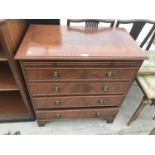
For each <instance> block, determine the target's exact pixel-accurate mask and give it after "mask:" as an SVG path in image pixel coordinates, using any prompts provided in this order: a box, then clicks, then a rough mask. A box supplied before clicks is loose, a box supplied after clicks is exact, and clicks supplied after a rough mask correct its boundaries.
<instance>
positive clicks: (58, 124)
mask: <svg viewBox="0 0 155 155" xmlns="http://www.w3.org/2000/svg"><path fill="white" fill-rule="evenodd" d="M142 96H143V94H142V92H141V90H140V89H139V87H138V86H137V84H136V83H134V84H133V85H132V87H131V89H130V91H129V93H128V96H127V97H126V99H125V100H124V103H123V104H122V106H121V108H120V111H119V113H118V115H117V117H116V119H115V121H114V122H113V123H112V124H107V123H106V122H105V121H104V120H100V119H84V120H70V121H67V120H63V121H62V120H59V121H54V122H51V123H48V124H46V126H45V127H38V126H37V123H36V122H20V123H1V124H0V134H1V135H2V134H5V133H7V132H9V131H10V132H11V133H15V132H16V131H20V133H21V134H22V135H58V134H59V135H92V134H93V135H144V134H149V132H150V131H151V130H152V129H153V128H154V127H155V120H153V119H152V117H153V116H154V115H155V108H154V107H151V106H149V105H148V106H146V107H145V109H144V110H143V111H142V113H141V115H140V116H139V118H138V119H137V120H136V121H135V122H133V123H132V124H131V125H130V126H127V125H126V123H127V121H128V120H129V118H130V117H131V115H132V114H133V112H134V111H135V109H136V108H137V106H138V105H139V104H140V101H141V99H142Z"/></svg>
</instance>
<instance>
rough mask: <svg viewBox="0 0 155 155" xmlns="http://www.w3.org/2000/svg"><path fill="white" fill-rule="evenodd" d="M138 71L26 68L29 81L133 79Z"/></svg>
mask: <svg viewBox="0 0 155 155" xmlns="http://www.w3.org/2000/svg"><path fill="white" fill-rule="evenodd" d="M137 71H138V69H137V68H54V67H53V68H52V67H51V68H50V67H40V68H37V67H30V68H29V67H26V68H25V72H26V76H27V78H28V80H29V81H74V80H94V81H95V80H104V81H106V80H108V81H109V80H113V81H114V80H117V81H123V80H124V81H132V80H133V79H134V77H135V75H136V73H137Z"/></svg>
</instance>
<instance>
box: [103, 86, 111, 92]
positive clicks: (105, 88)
mask: <svg viewBox="0 0 155 155" xmlns="http://www.w3.org/2000/svg"><path fill="white" fill-rule="evenodd" d="M101 89H102V90H103V91H104V92H107V91H108V89H109V87H108V86H107V85H103V86H102V88H101Z"/></svg>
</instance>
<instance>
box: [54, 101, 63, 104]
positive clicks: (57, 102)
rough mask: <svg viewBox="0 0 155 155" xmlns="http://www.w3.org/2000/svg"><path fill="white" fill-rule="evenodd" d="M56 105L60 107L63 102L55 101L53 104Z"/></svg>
mask: <svg viewBox="0 0 155 155" xmlns="http://www.w3.org/2000/svg"><path fill="white" fill-rule="evenodd" d="M53 103H54V104H55V105H60V104H61V101H54V102H53Z"/></svg>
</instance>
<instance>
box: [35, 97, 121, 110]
mask: <svg viewBox="0 0 155 155" xmlns="http://www.w3.org/2000/svg"><path fill="white" fill-rule="evenodd" d="M123 99H124V96H123V95H106V96H72V97H38V98H33V101H34V104H35V107H36V109H45V108H73V107H104V106H119V105H120V104H121V102H122V101H123Z"/></svg>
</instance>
